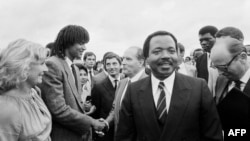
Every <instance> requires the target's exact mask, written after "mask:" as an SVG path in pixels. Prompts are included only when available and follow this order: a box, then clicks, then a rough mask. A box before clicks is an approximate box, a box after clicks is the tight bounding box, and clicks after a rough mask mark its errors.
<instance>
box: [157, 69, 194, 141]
mask: <svg viewBox="0 0 250 141" xmlns="http://www.w3.org/2000/svg"><path fill="white" fill-rule="evenodd" d="M185 80H186V79H185V78H184V77H183V75H181V74H179V73H176V76H175V80H174V87H173V92H172V97H171V101H170V106H169V111H168V116H167V120H166V123H165V126H164V129H163V132H162V133H163V134H162V136H161V140H162V139H164V140H171V137H172V135H174V134H175V131H176V129H177V128H178V126H179V123H180V122H181V120H182V117H183V116H182V115H183V114H184V113H185V111H186V108H187V105H188V102H189V99H190V88H192V86H191V84H190V83H188V82H186V81H185ZM164 133H167V134H164Z"/></svg>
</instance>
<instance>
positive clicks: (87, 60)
mask: <svg viewBox="0 0 250 141" xmlns="http://www.w3.org/2000/svg"><path fill="white" fill-rule="evenodd" d="M83 61H84V65H85V67H86V68H87V70H88V78H89V81H90V84H91V86H93V85H92V79H93V76H95V75H97V74H98V71H96V70H94V66H95V63H96V55H95V54H94V53H93V52H90V51H89V52H85V54H84V56H83Z"/></svg>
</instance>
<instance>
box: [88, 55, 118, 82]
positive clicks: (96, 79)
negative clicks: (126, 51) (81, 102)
mask: <svg viewBox="0 0 250 141" xmlns="http://www.w3.org/2000/svg"><path fill="white" fill-rule="evenodd" d="M109 54H114V53H113V52H106V53H105V54H104V55H103V59H102V61H103V63H104V59H105V58H106V56H107V55H109ZM103 67H104V69H103V71H102V72H100V73H98V74H97V75H95V76H94V77H93V83H92V84H93V85H94V84H95V83H99V82H101V81H102V80H104V79H105V78H106V77H107V76H108V72H107V71H106V70H105V66H103Z"/></svg>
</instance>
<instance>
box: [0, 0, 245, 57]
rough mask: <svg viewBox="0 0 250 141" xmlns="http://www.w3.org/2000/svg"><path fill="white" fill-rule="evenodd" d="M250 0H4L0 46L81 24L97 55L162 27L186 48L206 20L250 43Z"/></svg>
mask: <svg viewBox="0 0 250 141" xmlns="http://www.w3.org/2000/svg"><path fill="white" fill-rule="evenodd" d="M249 13H250V1H249V0H0V19H1V22H0V49H1V48H4V47H6V46H7V45H8V44H9V43H10V42H11V41H14V40H16V39H19V38H24V39H27V40H30V41H33V42H36V43H39V44H41V45H43V46H46V44H48V43H49V42H53V41H54V40H55V38H56V36H57V34H58V32H59V31H60V29H62V28H63V27H64V26H66V25H69V24H73V25H81V26H83V27H84V28H86V29H87V30H88V32H89V34H90V42H89V43H88V44H86V47H87V50H86V51H92V52H94V53H95V54H96V56H97V60H100V59H101V58H102V57H103V54H104V53H105V52H107V51H113V52H115V53H117V54H118V55H120V56H122V55H123V52H124V51H125V50H126V49H127V48H128V47H131V46H139V47H141V48H142V47H143V43H144V40H145V39H146V37H147V36H148V35H149V34H151V33H153V32H155V31H158V30H165V31H169V32H171V33H173V34H174V35H175V36H176V38H177V40H178V42H180V43H182V44H183V45H184V46H185V48H186V54H185V56H188V55H190V52H191V51H192V50H193V49H195V48H200V44H199V40H198V31H199V29H200V28H201V27H203V26H206V25H214V26H216V27H217V28H218V29H221V28H223V27H227V26H234V27H237V28H239V29H240V30H242V32H243V34H244V36H245V41H244V44H250V16H249Z"/></svg>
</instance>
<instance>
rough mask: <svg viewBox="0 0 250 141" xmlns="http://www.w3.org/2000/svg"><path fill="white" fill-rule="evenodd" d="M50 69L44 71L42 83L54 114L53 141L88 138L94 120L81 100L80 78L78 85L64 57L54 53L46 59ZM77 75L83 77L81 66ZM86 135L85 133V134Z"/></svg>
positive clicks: (42, 88)
mask: <svg viewBox="0 0 250 141" xmlns="http://www.w3.org/2000/svg"><path fill="white" fill-rule="evenodd" d="M46 65H47V67H48V72H45V73H44V76H43V82H42V84H41V85H40V88H41V91H42V98H43V100H44V102H45V104H46V105H47V107H48V109H49V111H50V112H51V114H52V119H53V122H52V133H51V139H52V140H53V141H69V140H70V141H82V140H88V139H90V138H88V139H87V138H86V137H84V136H86V134H89V132H90V129H91V119H90V117H89V116H87V115H85V114H84V109H83V102H82V100H81V96H80V93H81V85H80V79H79V77H77V78H76V79H77V85H78V89H77V87H76V84H75V81H74V78H73V74H72V71H71V69H70V67H69V66H68V64H67V62H66V61H65V60H64V59H61V58H58V57H56V56H53V57H51V58H49V59H48V60H47V61H46ZM75 69H76V74H77V76H79V70H78V69H77V67H75ZM84 134H85V135H84Z"/></svg>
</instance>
